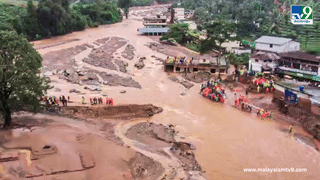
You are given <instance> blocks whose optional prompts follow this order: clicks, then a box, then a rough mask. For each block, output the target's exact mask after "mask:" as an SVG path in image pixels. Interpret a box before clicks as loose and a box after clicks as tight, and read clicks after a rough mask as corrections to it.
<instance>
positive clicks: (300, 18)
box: [291, 6, 313, 25]
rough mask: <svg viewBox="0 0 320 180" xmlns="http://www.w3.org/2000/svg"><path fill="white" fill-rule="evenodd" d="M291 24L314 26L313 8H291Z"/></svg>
mask: <svg viewBox="0 0 320 180" xmlns="http://www.w3.org/2000/svg"><path fill="white" fill-rule="evenodd" d="M291 23H292V24H296V25H312V24H313V19H312V6H291Z"/></svg>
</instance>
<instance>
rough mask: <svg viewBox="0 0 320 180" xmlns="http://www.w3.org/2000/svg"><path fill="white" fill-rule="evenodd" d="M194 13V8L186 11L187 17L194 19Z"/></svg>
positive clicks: (185, 15)
mask: <svg viewBox="0 0 320 180" xmlns="http://www.w3.org/2000/svg"><path fill="white" fill-rule="evenodd" d="M193 15H194V10H188V11H185V12H184V18H185V19H192V18H193Z"/></svg>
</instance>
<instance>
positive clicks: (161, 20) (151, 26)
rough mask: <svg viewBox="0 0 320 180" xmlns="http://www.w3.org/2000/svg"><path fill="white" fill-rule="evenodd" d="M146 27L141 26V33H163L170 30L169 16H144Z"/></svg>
mask: <svg viewBox="0 0 320 180" xmlns="http://www.w3.org/2000/svg"><path fill="white" fill-rule="evenodd" d="M143 25H144V28H139V29H138V31H139V32H140V33H141V34H147V35H163V34H166V33H168V32H169V28H168V27H167V18H166V17H161V16H158V17H156V18H150V17H147V18H143Z"/></svg>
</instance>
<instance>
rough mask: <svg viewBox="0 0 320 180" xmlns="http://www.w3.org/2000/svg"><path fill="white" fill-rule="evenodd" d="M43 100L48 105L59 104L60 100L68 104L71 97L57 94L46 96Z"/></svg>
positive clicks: (63, 103) (64, 104)
mask: <svg viewBox="0 0 320 180" xmlns="http://www.w3.org/2000/svg"><path fill="white" fill-rule="evenodd" d="M43 101H44V102H46V105H59V102H62V105H63V106H67V104H68V102H70V97H69V96H68V98H65V96H60V97H59V98H57V97H56V96H51V97H47V96H45V97H44V98H43Z"/></svg>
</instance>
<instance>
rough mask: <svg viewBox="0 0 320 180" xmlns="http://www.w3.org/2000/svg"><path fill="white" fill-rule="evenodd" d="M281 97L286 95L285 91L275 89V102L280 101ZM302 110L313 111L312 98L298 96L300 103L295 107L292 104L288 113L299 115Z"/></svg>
mask: <svg viewBox="0 0 320 180" xmlns="http://www.w3.org/2000/svg"><path fill="white" fill-rule="evenodd" d="M298 96H299V95H298ZM281 97H284V92H282V91H280V90H275V91H274V93H273V100H274V102H276V101H278V100H279V99H280V98H281ZM295 111H296V112H295ZM302 112H306V113H310V112H311V100H310V99H308V98H302V97H298V105H297V106H295V107H293V106H290V107H289V112H288V113H289V114H292V115H298V114H300V113H302Z"/></svg>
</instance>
